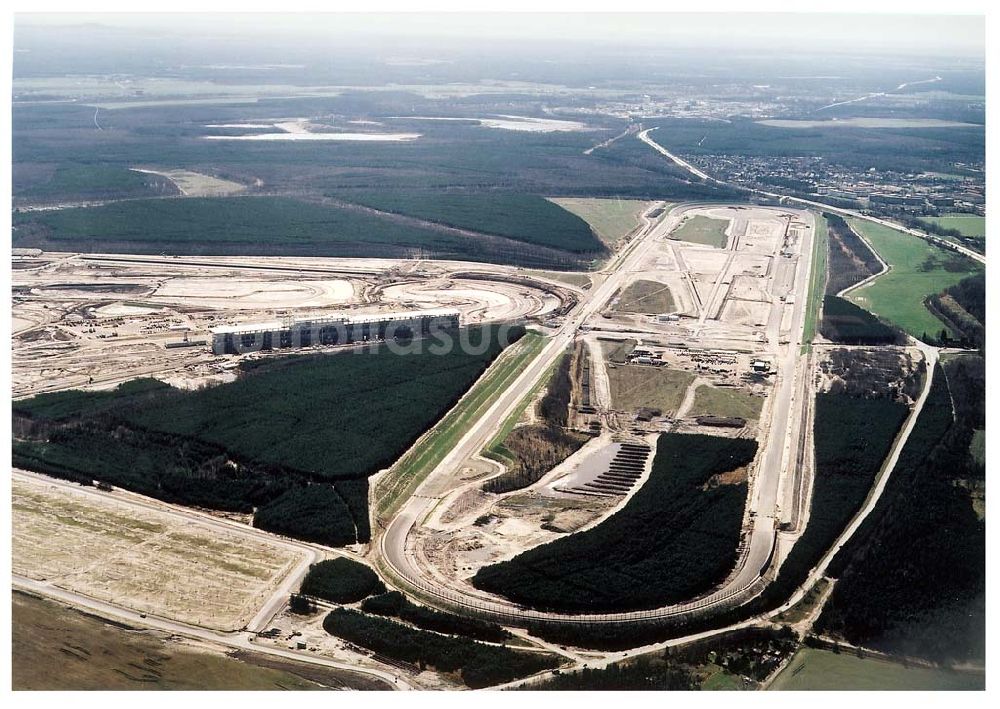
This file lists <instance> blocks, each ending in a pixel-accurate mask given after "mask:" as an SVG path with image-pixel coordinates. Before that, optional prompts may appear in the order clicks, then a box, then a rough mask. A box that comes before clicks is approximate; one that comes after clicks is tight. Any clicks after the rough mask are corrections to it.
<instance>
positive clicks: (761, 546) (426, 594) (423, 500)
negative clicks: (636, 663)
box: [377, 205, 813, 624]
mask: <svg viewBox="0 0 1000 709" xmlns="http://www.w3.org/2000/svg"><path fill="white" fill-rule="evenodd" d="M692 208H693V207H692V206H690V205H682V206H679V207H675V208H674V209H673V210H671V211H670V213H669V214H668V215H667V217H666V218H664V219H663V220H661V221H659V222H652V221H650V220H645V221H646V223H647V224H646V227H645V228H644V229H643V231H642V232H641V233H640V235H639V236H638V237H637V238H636V239H634V240H633V242H632V244H631V245H630V247H629V249H628V251H627V252H626V253H624V254H622V256H621V257H620V258H618V259H615V260H613V261H612V262H611V264H609V266H608V274H607V278H606V280H605V281H604V283H602V284H601V285H600V286H598V287H597V288H595V289H594V290H593V291H592V292H591V293H590V294H589V298H588V299H586V300H584V301H582V302H581V304H580V306H578V309H577V310H576V312H575V313H573V314H572V315H571V317H570V318H568V319H567V321H566V322H565V323H564V324H563V326H562V327H561V328H560V329H559V330H557V331H556V333H555V335H554V336H553V337H552V340H551V341H550V342H549V344H548V345H547V346H546V347H545V348H544V349H543V350H542V352H541V353H540V354H539V355H538V356H537V357H536V359H535V360H534V361H533V362H531V364H529V365H528V366H527V367H526V368H525V370H524V371H523V372H522V374H521V375H520V376H519V377H518V378H517V379H516V380H515V381H514V383H513V384H512V385H511V386H510V387H509V388H508V389H507V390H506V391H504V392H503V393H502V394H501V395H500V397H499V398H498V399H497V401H496V402H495V403H494V405H493V406H492V407H491V408H490V409H489V410H488V411H487V412H486V414H485V415H484V416H483V417H482V418H480V419H479V420H478V421H477V422H476V423H475V425H474V426H473V427H472V428H471V429H470V430H469V431H468V432H467V433H466V434H465V436H464V437H463V438H462V439H461V441H460V442H459V444H458V445H457V446H456V447H455V448H454V449H453V450H452V451H451V453H450V454H449V455H448V456H446V457H445V459H444V460H443V461H442V462H441V464H440V465H439V466H438V467H437V468H436V469H435V470H433V471H432V472H431V474H430V475H429V476H428V477H427V479H426V480H425V481H424V482H423V483H422V485H421V486H420V487H419V488H418V489H417V491H416V493H415V494H414V495H413V496H412V497H411V498H410V499H409V500H408V501H407V503H406V504H405V505H404V506H403V507H402V509H401V510H400V512H399V513H398V514H397V516H396V517H395V518H394V519H393V520H392V521H391V522H390V523H389V525H388V527H387V529H386V531H385V533H384V534H383V535H382V536H381V537H380V538H379V539H378V542H377V551H378V554H379V557H380V558H379V565H380V567H381V568H382V569H383V570H384V571H385V572H386V573H387V574H388V575H389V576H390V577H391V578H392V580H393V581H395V582H396V583H398V584H399V585H400V586H402V587H403V588H406V589H409V590H410V591H411V592H412V593H414V595H416V596H418V597H420V598H422V599H423V600H425V601H426V602H428V603H430V604H433V605H439V606H440V605H443V606H445V607H453V608H456V607H457V608H459V609H466V610H471V611H474V612H478V613H480V614H487V615H490V616H493V617H495V618H496V619H498V620H500V621H501V622H508V623H513V624H524V623H525V622H528V621H542V622H545V621H554V622H560V623H565V622H580V623H593V622H608V623H622V622H645V621H648V620H650V619H654V618H666V617H677V616H683V615H687V614H691V613H694V612H702V611H704V610H705V609H707V608H710V607H713V606H727V605H732V604H733V603H736V602H738V601H741V600H745V599H746V598H749V597H750V596H752V595H753V594H755V593H757V592H759V590H760V589H761V588H762V587H763V583H764V582H763V580H762V574H763V573H764V571H765V570H766V569H767V567H768V564H769V561H770V559H771V555H772V552H773V549H774V546H775V539H776V537H775V534H776V532H775V528H776V521H777V514H778V511H777V500H778V490H779V484H780V481H781V479H782V472H783V470H784V468H785V466H787V465H788V464H789V461H794V455H792V453H793V447H794V445H795V440H796V438H797V436H796V435H795V433H796V431H795V425H794V422H797V421H799V420H800V419H801V416H799V415H797V411H798V409H797V408H795V407H798V406H801V404H802V403H803V402H801V401H797V400H795V397H794V391H795V388H796V387H795V381H796V378H797V376H801V374H800V372H801V371H802V370H801V368H800V367H798V359H799V356H800V355H799V351H800V345H801V343H800V340H801V336H802V327H803V323H804V319H805V304H806V301H807V299H806V297H805V291H806V289H807V288H808V283H809V270H810V266H809V264H810V259H809V257H808V255H809V254H811V253H812V231H813V229H809V235H808V236H807V237H806V238H804V239H802V240H801V242H800V245H799V248H800V253H801V254H802V255H803V256H804V258H803V259H802V262H803V263H804V267H800V268H798V269H797V273H796V278H795V287H794V291H795V292H796V293H797V294H799V297H797V298H796V299H795V305H794V310H793V328H792V331H793V332H795V333H796V336H795V337H794V338H790V341H788V342H787V343H785V344H780V343H778V342H777V341H776V339H774V340H771V342H772V343H773V345H774V346H775V348H776V349H775V352H774V354H775V355H776V362H777V370H778V375H777V376H778V380H777V384H776V386H775V393H774V396H775V402H774V405H773V406H771V409H770V410H771V411H772V412H773V418H772V421H771V422H770V425H769V426H768V429H767V431H766V432H765V443H764V446H763V453H762V455H761V456H760V458H759V461H760V462H759V464H758V473H757V475H756V476H755V482H754V485H753V489H752V491H751V498H750V501H749V505H750V509H751V515H750V518H751V532H750V538H749V543H748V545H747V552H746V554H745V555H744V557H743V559H742V563H741V565H740V567H739V568H738V570H737V572H736V573H735V574H734V575H733V576H732V577H731V578H730V580H729V581H728V583H726V584H725V585H724V586H723V587H722V588H719V589H717V590H716V591H715V592H713V593H711V594H709V595H707V596H705V597H703V598H699V599H696V600H693V601H691V602H688V603H684V604H678V605H674V606H669V607H666V608H661V609H657V610H654V611H642V612H631V613H616V614H605V615H598V616H567V615H561V614H555V613H543V612H539V611H532V610H526V609H522V608H520V607H518V606H517V605H515V604H512V603H509V602H505V601H503V600H502V599H499V598H496V597H492V596H488V595H487V594H482V593H479V592H475V591H473V590H471V589H468V588H467V587H461V588H451V589H442V588H441V587H440V584H439V583H437V582H436V581H435V580H433V579H430V578H427V577H426V576H425V575H424V572H423V571H422V570H421V569H420V567H419V565H418V564H417V563H416V561H415V559H414V558H413V554H412V552H411V550H409V549H408V548H407V538H408V536H409V534H410V532H411V530H413V529H414V527H415V526H417V525H419V524H421V523H422V522H423V520H424V519H426V518H427V516H428V515H429V514H430V513H431V512H432V511H433V510H434V508H435V506H436V505H437V504H438V502H439V500H440V498H441V497H442V496H443V495H444V494H445V493H447V492H448V491H449V490H450V489H451V487H452V486H453V480H454V479H455V471H456V470H457V469H458V468H459V467H460V466H461V465H462V464H463V462H464V461H466V460H468V459H469V458H472V457H474V456H476V455H478V453H479V452H480V451H481V450H482V449H483V447H484V446H485V445H486V444H487V442H488V441H489V440H490V438H491V436H493V435H494V433H495V431H496V430H497V428H498V427H499V425H500V424H501V422H502V421H504V420H505V419H506V417H507V416H508V415H509V413H510V412H511V411H513V409H514V407H516V406H517V405H518V403H519V402H520V401H521V400H522V398H523V397H524V396H525V395H526V394H527V393H528V392H529V391H530V390H531V389H532V387H533V386H534V385H535V383H536V382H537V381H538V379H539V378H540V377H541V376H542V375H543V374H544V373H545V372H546V371H547V370H548V368H549V366H550V365H551V364H552V363H554V361H555V359H556V358H557V357H558V356H559V355H560V354H561V353H562V352H563V351H564V350H565V348H566V347H567V346H568V345H569V344H571V343H572V342H573V340H574V338H575V336H576V334H577V332H578V331H579V329H580V326H581V325H583V324H584V323H585V322H586V321H587V319H588V318H590V317H591V316H592V315H593V314H595V313H597V312H599V311H600V310H601V309H602V308H603V307H605V305H606V303H607V302H608V300H609V299H610V298H611V297H612V296H613V295H614V294H615V293H616V292H618V290H619V289H620V288H621V287H623V286H624V285H626V284H627V282H628V279H629V277H630V275H631V274H633V273H634V272H636V271H640V270H641V267H642V264H643V263H644V261H645V259H646V257H647V252H649V251H650V250H651V249H652V248H654V247H655V245H656V243H657V241H658V240H661V239H663V238H664V237H666V236H667V235H668V234H669V233H670V232H671V231H672V230H673V229H674V228H675V227H676V226H677V225H678V224H679V223H680V221H681V219H682V218H683V216H684V213H685V212H686V211H687V210H689V209H692ZM808 221H809V223H812V219H811V217H809V218H808Z"/></svg>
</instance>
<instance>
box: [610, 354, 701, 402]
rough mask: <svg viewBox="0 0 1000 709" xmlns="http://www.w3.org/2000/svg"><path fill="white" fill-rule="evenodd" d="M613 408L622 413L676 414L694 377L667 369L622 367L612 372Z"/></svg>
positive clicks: (687, 373) (611, 370) (617, 367)
mask: <svg viewBox="0 0 1000 709" xmlns="http://www.w3.org/2000/svg"><path fill="white" fill-rule="evenodd" d="M608 381H609V383H610V386H611V404H612V406H614V408H615V409H618V410H619V411H634V410H635V409H638V408H640V407H643V406H646V407H649V408H653V409H660V410H661V411H663V412H664V414H666V413H667V412H668V411H676V410H677V407H678V406H680V404H681V401H683V400H684V393H685V392H686V391H687V388H688V386H689V385H690V384H691V382H693V381H694V375H693V374H691V373H690V372H684V371H681V370H677V369H668V368H667V367H641V366H636V365H619V366H616V367H615V368H614V369H612V368H610V367H609V368H608Z"/></svg>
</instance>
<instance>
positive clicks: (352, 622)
mask: <svg viewBox="0 0 1000 709" xmlns="http://www.w3.org/2000/svg"><path fill="white" fill-rule="evenodd" d="M323 629H324V630H326V632H328V633H330V634H331V635H336V636H337V637H340V638H343V639H344V640H347V641H349V642H352V643H355V644H357V645H361V646H362V647H365V648H368V649H369V650H372V651H374V652H376V653H378V654H380V655H385V656H387V657H391V658H393V659H395V660H401V661H403V662H409V663H412V664H414V665H416V666H417V667H419V668H425V667H433V668H434V669H435V670H437V671H438V672H454V673H457V674H458V676H459V677H460V678H461V680H462V682H463V683H464V684H465V685H467V686H468V687H471V688H473V689H481V688H483V687H489V686H492V685H496V684H503V683H505V682H510V681H511V680H515V679H517V678H519V677H525V676H527V675H531V674H534V673H536V672H540V671H542V670H546V669H552V668H554V667H557V666H558V665H559V660H558V658H556V657H555V656H553V655H550V654H547V653H537V652H519V651H516V650H511V649H509V648H506V647H498V646H496V645H484V644H483V643H478V642H476V641H474V640H470V639H468V638H461V637H454V636H449V635H439V634H438V633H434V632H431V631H427V630H418V629H416V628H411V627H409V626H406V625H402V624H401V623H396V622H394V621H391V620H386V619H384V618H378V617H373V616H369V615H365V614H364V613H360V612H358V611H355V610H350V609H347V608H338V609H336V610H334V611H332V612H331V613H330V614H329V615H327V616H326V618H325V619H324V620H323Z"/></svg>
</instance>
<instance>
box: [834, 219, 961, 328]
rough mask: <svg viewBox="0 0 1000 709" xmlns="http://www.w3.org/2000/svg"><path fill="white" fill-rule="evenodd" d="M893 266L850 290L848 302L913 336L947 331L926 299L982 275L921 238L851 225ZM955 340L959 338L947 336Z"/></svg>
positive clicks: (858, 222) (877, 226) (861, 223)
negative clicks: (926, 303) (972, 277)
mask: <svg viewBox="0 0 1000 709" xmlns="http://www.w3.org/2000/svg"><path fill="white" fill-rule="evenodd" d="M849 221H850V224H851V226H852V227H853V228H854V229H855V230H856V231H858V232H859V233H861V234H862V235H863V236H864V237H865V238H866V239H868V241H869V243H871V245H872V247H874V249H875V250H876V251H877V252H878V253H879V255H880V256H881V257H882V258H883V259H884V260H885V261H886V263H888V264H889V265H890V266H891V269H890V270H889V272H888V273H885V274H883V275H881V276H879V277H878V278H876V279H875V280H874V281H872V282H871V283H869V284H867V285H865V286H862V287H861V288H858V289H857V290H854V291H851V293H849V294H848V296H847V297H848V299H849V300H851V301H852V302H854V303H855V304H857V305H859V306H861V307H862V308H864V309H866V310H870V311H871V312H873V313H875V314H876V315H878V316H879V317H882V318H885V319H886V320H888V321H890V322H892V323H894V324H896V325H898V326H899V327H901V328H902V329H903V330H905V331H906V332H907V333H909V334H910V335H912V336H914V337H921V336H922V335H923V334H925V333H926V334H927V335H928V336H930V337H933V336H935V335H936V334H937V333H939V332H940V331H941V330H942V329H944V328H945V325H944V323H943V322H941V321H940V320H938V319H937V318H936V317H935V316H934V315H933V314H932V313H931V312H930V311H929V310H928V309H927V307H926V306H925V305H924V299H925V298H927V297H928V296H931V295H934V294H935V293H939V292H941V291H943V290H944V289H945V288H948V287H950V286H953V285H955V284H956V283H958V282H959V281H961V280H962V279H963V278H965V277H966V276H969V275H972V274H973V273H977V272H978V271H980V270H981V267H980V266H978V265H977V264H976V263H975V262H973V261H970V260H968V259H966V258H964V257H962V256H959V255H957V254H953V253H951V252H949V251H945V250H943V249H941V248H939V247H937V246H934V245H933V244H930V243H928V242H926V241H924V240H923V239H919V238H917V237H914V236H910V235H908V234H904V233H903V232H899V231H896V230H895V229H890V228H889V227H884V226H881V225H880V224H872V223H871V222H866V221H863V220H859V219H851V220H849ZM951 334H952V336H957V335H958V333H951Z"/></svg>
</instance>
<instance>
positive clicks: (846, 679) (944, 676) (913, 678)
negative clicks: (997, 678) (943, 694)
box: [770, 647, 986, 691]
mask: <svg viewBox="0 0 1000 709" xmlns="http://www.w3.org/2000/svg"><path fill="white" fill-rule="evenodd" d="M985 685H986V679H985V676H984V675H983V673H977V672H953V671H950V670H944V669H932V668H928V667H909V668H907V667H904V666H903V665H901V664H896V663H894V662H887V661H885V660H879V659H874V658H870V657H869V658H865V659H860V658H858V657H857V656H856V655H853V654H848V651H847V650H845V651H843V652H841V653H839V654H837V653H834V652H831V651H829V650H816V649H814V648H809V647H805V648H802V649H801V650H799V651H798V652H797V653H796V654H795V657H794V658H792V661H791V662H790V663H789V664H788V666H787V667H786V668H785V669H784V670H782V672H781V674H780V675H778V676H777V678H775V680H774V682H773V683H772V684H771V687H770V689H773V690H778V691H789V690H791V691H795V690H831V691H833V690H844V689H850V690H895V691H899V690H925V691H926V690H976V689H985Z"/></svg>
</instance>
